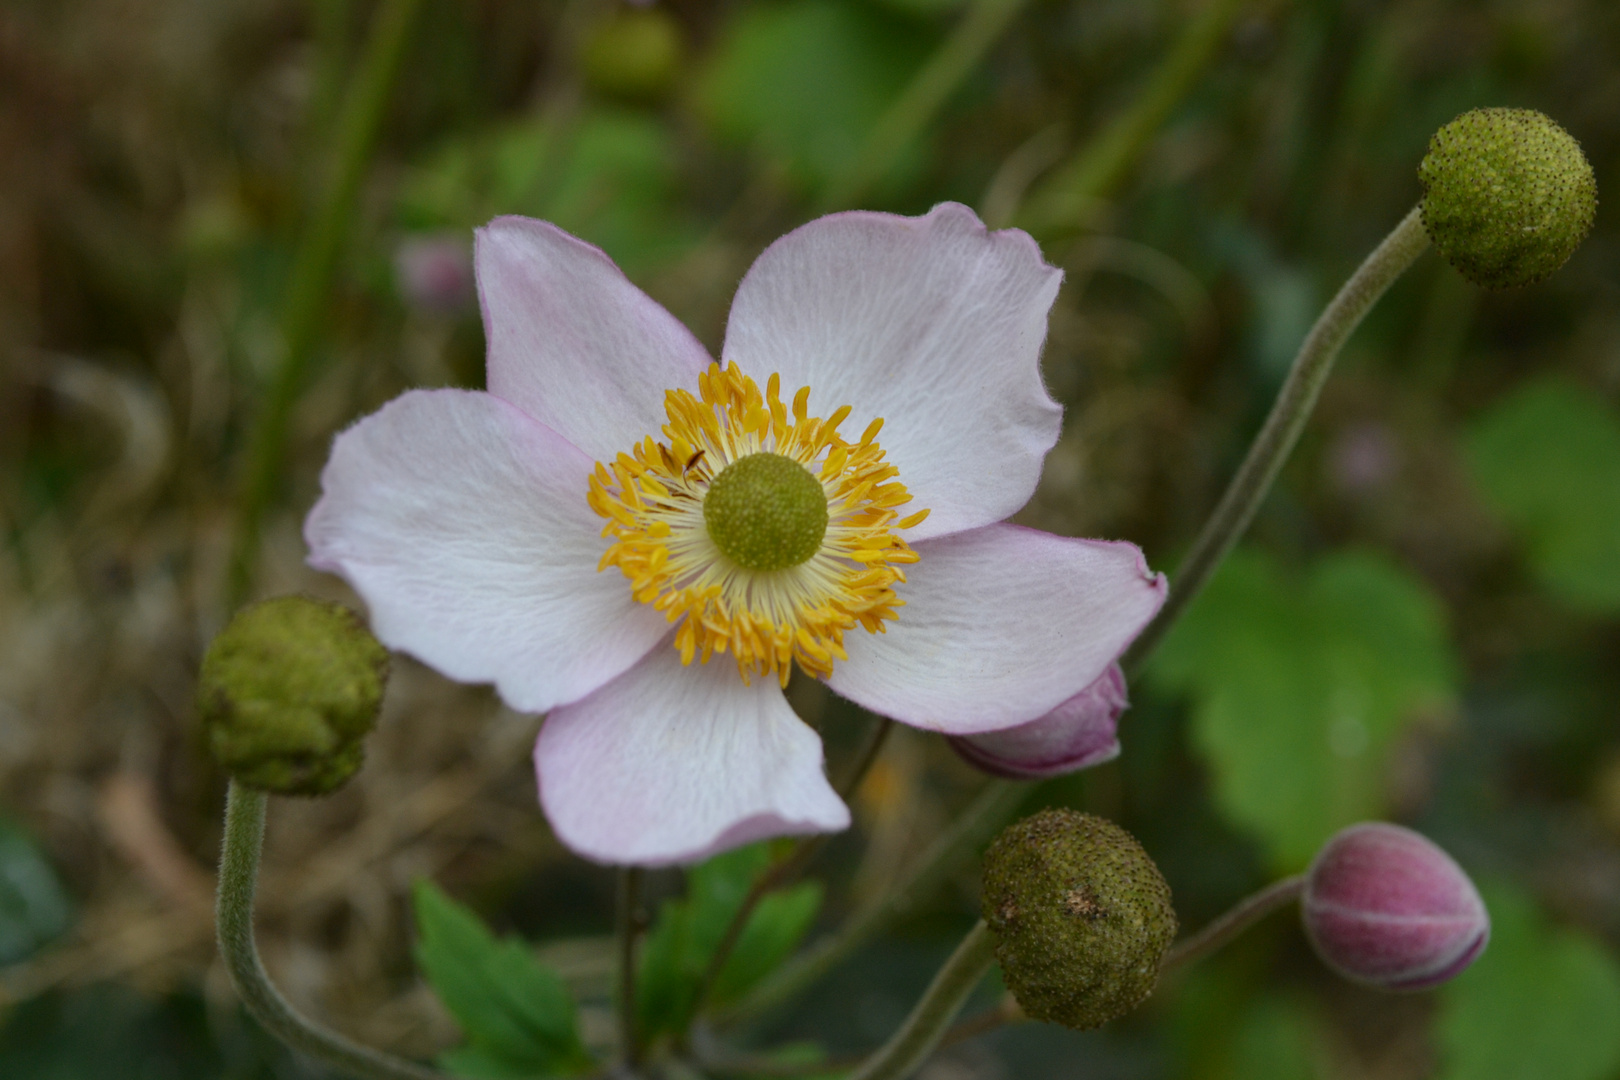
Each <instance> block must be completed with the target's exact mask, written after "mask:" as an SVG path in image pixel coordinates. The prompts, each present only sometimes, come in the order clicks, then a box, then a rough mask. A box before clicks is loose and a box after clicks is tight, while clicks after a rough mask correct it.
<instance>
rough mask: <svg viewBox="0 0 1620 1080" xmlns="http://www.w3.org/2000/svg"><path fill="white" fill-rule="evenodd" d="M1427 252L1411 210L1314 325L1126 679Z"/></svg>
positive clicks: (1131, 656) (1220, 552)
mask: <svg viewBox="0 0 1620 1080" xmlns="http://www.w3.org/2000/svg"><path fill="white" fill-rule="evenodd" d="M1428 246H1429V234H1428V233H1427V232H1426V231H1425V230H1424V228H1423V221H1422V214H1421V207H1413V209H1412V211H1411V213H1409V214H1407V215H1406V217H1404V218H1402V219H1401V223H1400V224H1399V225H1397V226H1395V229H1394V231H1393V232H1391V233H1390V234H1389V235H1388V236H1387V237H1385V238H1384V242H1383V243H1381V244H1379V245H1378V247H1377V248H1376V249H1375V250H1374V251H1373V253H1372V254H1371V255H1369V256H1367V259H1366V261H1365V262H1363V263H1362V264H1361V266H1359V267H1358V268H1357V269H1356V272H1355V273H1354V274H1352V275H1351V276H1350V280H1349V281H1346V282H1345V283H1344V287H1343V288H1341V289H1340V290H1339V293H1338V295H1337V296H1335V297H1334V298H1333V300H1332V302H1331V303H1329V304H1328V306H1327V309H1326V310H1324V311H1323V312H1322V314H1321V317H1319V318H1318V319H1317V320H1316V325H1315V326H1313V327H1311V332H1310V333H1309V334H1307V335H1306V337H1305V343H1304V344H1303V345H1301V346H1300V347H1299V353H1298V354H1297V355H1296V356H1295V357H1294V364H1293V367H1291V368H1290V369H1289V371H1288V378H1287V379H1286V380H1284V382H1283V385H1282V389H1281V390H1279V391H1278V392H1277V400H1276V402H1275V403H1274V404H1273V405H1272V406H1271V415H1269V416H1267V417H1266V422H1265V426H1264V427H1262V428H1261V429H1260V434H1259V435H1257V436H1256V437H1255V440H1254V443H1253V445H1251V446H1250V447H1249V454H1248V456H1247V457H1246V458H1244V459H1243V464H1242V465H1241V466H1240V467H1239V468H1238V471H1237V475H1236V476H1234V477H1232V482H1231V483H1230V484H1228V485H1227V488H1226V493H1225V494H1224V495H1222V496H1221V501H1220V504H1219V505H1218V506H1216V508H1215V512H1214V513H1213V514H1211V515H1210V518H1209V520H1208V521H1207V522H1205V523H1204V529H1203V531H1202V532H1201V533H1199V534H1198V539H1197V541H1196V542H1195V543H1194V544H1193V547H1192V551H1191V552H1189V553H1188V555H1187V557H1186V558H1185V559H1183V560H1182V563H1181V566H1180V567H1179V568H1178V569H1177V570H1176V573H1175V574H1174V575H1172V577H1171V588H1170V597H1169V599H1168V600H1166V601H1165V605H1164V607H1162V608H1160V609H1159V614H1158V616H1157V617H1155V618H1154V620H1153V621H1152V622H1151V623H1149V624H1148V626H1147V629H1145V630H1143V631H1142V635H1141V636H1140V637H1138V638H1137V639H1136V641H1135V642H1134V643H1133V644H1132V645H1131V647H1130V650H1129V651H1128V652H1126V654H1125V658H1124V661H1123V664H1124V668H1125V673H1126V674H1127V675H1134V674H1135V673H1136V672H1138V671H1139V670H1141V667H1142V664H1143V662H1144V661H1146V660H1147V658H1148V656H1149V655H1151V654H1152V652H1153V650H1154V648H1155V647H1157V646H1158V644H1159V642H1160V641H1161V640H1163V638H1164V635H1165V633H1166V632H1167V631H1168V630H1169V629H1170V627H1171V626H1172V625H1173V624H1174V623H1175V621H1176V619H1178V618H1180V616H1181V613H1182V612H1183V611H1185V610H1186V608H1187V605H1188V604H1190V603H1191V602H1192V601H1193V599H1194V598H1195V597H1196V596H1197V595H1198V593H1199V591H1200V590H1202V589H1203V587H1204V585H1205V584H1206V583H1207V582H1208V581H1209V578H1210V576H1211V575H1212V574H1214V572H1215V568H1216V567H1218V566H1219V565H1220V564H1221V560H1222V559H1224V558H1225V557H1226V553H1227V552H1228V551H1230V550H1231V548H1232V545H1233V544H1235V543H1236V542H1237V540H1238V538H1239V537H1241V536H1242V535H1243V533H1244V531H1245V530H1247V529H1248V527H1249V523H1250V522H1251V521H1253V520H1254V515H1255V512H1256V511H1257V510H1259V508H1260V504H1261V502H1262V501H1264V499H1265V497H1266V493H1267V492H1268V491H1270V490H1271V485H1272V482H1273V481H1274V480H1276V479H1277V474H1278V473H1279V472H1280V471H1282V467H1283V463H1284V462H1286V461H1287V460H1288V455H1289V453H1290V452H1291V451H1292V450H1293V449H1294V444H1295V443H1297V442H1298V441H1299V436H1300V433H1301V432H1302V431H1304V430H1305V424H1306V422H1307V421H1308V420H1309V419H1310V417H1311V411H1312V409H1314V408H1315V407H1316V399H1317V397H1318V396H1319V395H1320V394H1321V392H1322V386H1323V385H1324V384H1325V383H1326V382H1327V378H1328V375H1329V374H1330V373H1331V372H1332V371H1333V361H1334V360H1335V359H1336V358H1337V357H1338V355H1339V350H1340V349H1341V348H1342V347H1343V346H1344V343H1345V341H1347V340H1348V339H1349V337H1350V335H1351V334H1352V333H1353V332H1354V331H1355V329H1356V327H1357V326H1358V325H1360V323H1361V320H1362V317H1363V316H1365V315H1366V314H1367V312H1368V311H1370V310H1371V309H1372V306H1373V305H1374V304H1376V303H1377V302H1378V298H1379V297H1381V296H1383V295H1384V291H1385V290H1386V289H1388V288H1389V287H1390V285H1391V284H1392V283H1393V282H1394V281H1395V279H1396V278H1398V277H1400V276H1401V274H1402V273H1403V272H1405V270H1406V268H1407V267H1409V266H1411V265H1412V263H1413V262H1414V261H1415V260H1416V259H1417V257H1418V256H1419V255H1421V254H1423V252H1424V251H1425V250H1426V249H1427V248H1428Z"/></svg>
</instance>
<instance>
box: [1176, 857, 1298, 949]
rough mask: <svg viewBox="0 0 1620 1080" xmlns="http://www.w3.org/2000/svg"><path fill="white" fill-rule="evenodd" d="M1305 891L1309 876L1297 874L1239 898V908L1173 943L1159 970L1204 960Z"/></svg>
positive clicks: (1236, 907) (1234, 908) (1237, 906)
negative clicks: (1306, 877) (1306, 880)
mask: <svg viewBox="0 0 1620 1080" xmlns="http://www.w3.org/2000/svg"><path fill="white" fill-rule="evenodd" d="M1304 891H1305V875H1304V874H1295V875H1294V876H1293V877H1289V878H1283V879H1282V880H1281V881H1278V882H1275V883H1273V884H1271V885H1268V886H1266V887H1265V888H1264V889H1261V890H1260V891H1259V892H1257V893H1255V894H1254V895H1253V896H1250V897H1248V898H1247V899H1244V900H1240V901H1238V903H1237V905H1236V906H1235V907H1233V908H1232V909H1231V910H1230V911H1228V912H1227V913H1226V914H1224V915H1222V916H1221V917H1220V918H1218V919H1216V920H1215V921H1214V922H1212V923H1210V924H1209V925H1208V926H1206V927H1204V928H1203V929H1202V930H1200V931H1198V933H1196V934H1190V935H1188V936H1187V937H1184V938H1182V939H1181V940H1180V941H1178V942H1176V943H1175V944H1174V945H1172V946H1171V947H1170V951H1169V952H1167V953H1165V954H1164V959H1163V960H1162V961H1160V963H1159V971H1160V972H1170V971H1174V970H1175V969H1176V968H1180V967H1185V966H1187V965H1188V964H1191V963H1192V962H1194V961H1195V960H1202V959H1203V958H1204V957H1206V956H1208V955H1209V954H1210V953H1212V952H1214V951H1215V950H1216V949H1219V948H1220V947H1221V946H1223V945H1225V944H1226V943H1227V942H1229V941H1231V940H1232V939H1233V938H1235V937H1237V936H1238V935H1239V934H1241V933H1243V931H1245V930H1247V929H1248V928H1249V927H1251V926H1253V925H1254V924H1255V923H1257V922H1259V921H1260V920H1261V919H1263V918H1265V917H1266V916H1267V915H1270V914H1271V913H1272V912H1273V911H1276V910H1277V909H1278V908H1280V907H1282V906H1283V905H1285V904H1289V903H1292V902H1293V901H1295V900H1297V899H1298V898H1299V894H1300V893H1302V892H1304Z"/></svg>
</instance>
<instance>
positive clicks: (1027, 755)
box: [950, 664, 1130, 780]
mask: <svg viewBox="0 0 1620 1080" xmlns="http://www.w3.org/2000/svg"><path fill="white" fill-rule="evenodd" d="M1128 704H1130V702H1129V701H1128V700H1127V699H1126V695H1125V675H1124V673H1123V672H1121V671H1120V670H1119V665H1118V664H1110V665H1109V667H1108V670H1107V671H1105V672H1103V673H1102V675H1101V676H1100V677H1098V679H1097V681H1096V682H1093V683H1092V684H1091V685H1090V686H1088V687H1086V688H1085V689H1084V690H1082V691H1080V692H1079V693H1078V694H1076V695H1074V697H1072V698H1070V699H1069V700H1067V701H1065V702H1064V703H1063V704H1061V705H1059V706H1058V707H1057V708H1055V709H1053V710H1052V711H1051V712H1049V713H1047V714H1046V715H1045V716H1043V717H1041V718H1040V719H1039V720H1031V721H1030V722H1029V723H1027V724H1020V725H1019V726H1018V727H1014V728H1006V729H1004V730H1002V731H987V732H985V733H983V734H981V735H957V736H954V737H952V738H951V740H950V742H951V745H952V746H953V747H955V748H956V752H957V753H958V754H961V755H962V757H964V758H965V759H967V761H968V762H969V763H970V764H973V765H977V766H978V767H979V768H981V769H983V770H984V771H985V772H987V773H990V774H992V775H994V776H1006V777H1010V778H1012V779H1014V780H1038V779H1041V778H1043V777H1047V776H1061V775H1062V774H1064V773H1071V772H1076V771H1078V770H1080V769H1087V768H1090V767H1091V766H1093V765H1101V764H1102V763H1103V762H1105V761H1111V760H1113V759H1114V758H1116V757H1118V756H1119V737H1118V734H1117V732H1118V729H1119V717H1120V714H1121V713H1123V712H1124V711H1125V707H1126V706H1127V705H1128Z"/></svg>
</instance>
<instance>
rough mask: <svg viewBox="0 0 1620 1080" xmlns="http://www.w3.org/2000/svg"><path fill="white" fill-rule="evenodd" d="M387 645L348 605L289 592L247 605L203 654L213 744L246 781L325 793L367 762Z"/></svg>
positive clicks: (207, 725)
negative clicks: (367, 744) (366, 748)
mask: <svg viewBox="0 0 1620 1080" xmlns="http://www.w3.org/2000/svg"><path fill="white" fill-rule="evenodd" d="M387 680H388V652H387V650H386V649H384V648H383V647H382V646H381V645H380V644H378V642H377V639H376V638H374V637H372V636H371V633H370V632H369V631H368V630H367V629H366V628H365V625H364V624H363V623H362V622H361V621H360V617H359V616H357V615H356V614H355V613H354V612H352V611H350V610H349V609H348V608H346V607H343V606H342V605H340V604H328V603H325V602H323V601H320V600H312V599H310V598H309V597H304V596H283V597H278V598H277V599H274V600H266V601H264V602H263V603H259V604H254V605H252V606H251V607H247V608H244V609H243V610H242V611H240V612H239V613H238V614H237V615H236V617H235V618H233V619H232V620H231V621H230V624H229V625H228V626H226V627H225V629H224V630H223V631H222V632H221V633H220V635H219V636H218V637H216V638H215V639H214V641H213V643H212V644H211V645H209V646H208V652H207V653H206V654H204V656H203V662H202V670H201V672H199V674H198V678H197V712H198V714H199V715H200V716H201V718H202V724H203V732H204V734H205V736H206V737H207V740H208V746H209V749H210V750H211V751H212V752H213V755H214V758H215V760H217V761H218V762H219V764H220V766H221V767H222V768H224V769H225V771H226V772H228V773H230V774H231V776H232V777H233V778H235V779H236V780H237V781H239V782H240V783H242V784H245V785H247V786H248V787H252V788H258V789H260V790H263V791H273V792H277V793H279V794H283V795H325V794H327V793H328V792H331V791H335V790H336V789H337V788H339V787H341V786H342V785H343V784H344V783H345V782H346V781H347V780H348V779H349V777H351V776H353V775H354V774H355V773H356V772H357V771H359V769H360V763H361V761H362V759H363V757H364V749H363V746H362V743H363V742H364V740H365V737H366V735H368V734H369V733H370V732H371V729H372V727H373V726H374V725H375V724H376V722H377V710H378V709H379V708H380V707H381V705H382V696H383V686H384V685H385V683H386V682H387Z"/></svg>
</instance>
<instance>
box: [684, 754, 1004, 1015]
mask: <svg viewBox="0 0 1620 1080" xmlns="http://www.w3.org/2000/svg"><path fill="white" fill-rule="evenodd" d="M1030 787H1031V785H1030V784H1029V783H1027V782H1022V781H1015V780H992V781H990V782H989V783H988V784H986V785H985V786H984V788H983V790H982V791H980V793H979V795H978V797H977V798H975V799H974V800H973V802H972V804H970V805H969V806H968V808H967V809H966V810H964V811H963V812H962V814H961V815H960V816H958V817H957V819H956V820H955V821H954V822H952V823H951V824H950V826H949V827H947V828H946V830H945V831H944V832H943V833H941V834H940V835H939V836H938V837H936V838H935V839H934V842H933V844H931V845H930V846H929V848H928V850H927V851H926V852H924V853H923V855H922V857H921V858H919V859H918V860H917V862H916V863H915V864H914V865H913V866H911V867H909V868H908V869H907V870H905V871H904V872H903V873H902V874H901V875H900V876H899V877H898V878H897V880H895V882H894V883H893V884H892V885H891V886H890V887H889V890H888V891H887V892H885V893H884V894H883V895H882V896H880V897H878V898H877V899H876V900H874V901H872V902H871V903H869V904H867V905H866V906H865V907H863V908H861V909H860V910H859V911H857V912H855V913H854V914H853V915H851V916H850V917H849V919H848V920H846V921H845V923H844V924H843V926H841V927H840V928H839V929H838V930H837V931H836V932H835V933H833V934H832V935H830V936H829V937H827V938H824V939H823V940H821V941H819V942H817V943H816V944H815V945H814V946H812V947H811V948H810V949H808V950H807V951H805V952H804V953H801V954H800V955H799V956H798V957H797V958H795V959H794V960H792V961H790V962H788V963H787V964H784V965H783V966H782V967H780V968H778V969H777V970H776V972H775V973H774V974H772V975H771V976H770V977H769V978H768V979H766V981H765V982H763V983H761V984H760V985H759V987H757V988H756V989H755V990H754V991H753V993H751V994H750V995H749V996H748V997H746V998H744V999H743V1000H742V1001H739V1002H738V1003H737V1004H736V1005H733V1006H730V1007H729V1008H726V1009H722V1010H720V1011H718V1012H717V1013H716V1015H715V1017H714V1019H715V1022H716V1023H718V1024H734V1023H738V1022H740V1021H743V1020H747V1019H750V1018H752V1017H754V1016H758V1015H760V1014H761V1013H765V1012H769V1011H770V1010H771V1009H774V1008H776V1007H777V1006H779V1005H782V1004H785V1003H786V1002H788V1001H791V1000H792V999H793V998H795V997H797V996H798V995H799V994H800V993H801V992H803V991H804V990H806V989H808V988H809V987H810V986H812V985H814V984H815V983H816V982H818V981H820V980H821V978H822V977H823V976H825V975H826V974H828V973H829V972H831V971H832V970H833V969H834V968H836V967H837V966H838V965H839V964H841V963H843V962H844V961H845V960H846V959H848V958H849V956H850V955H851V954H853V953H854V952H856V951H857V950H858V949H860V947H861V946H863V945H865V944H866V943H867V942H868V941H870V940H871V939H872V937H873V936H874V935H875V934H877V933H878V932H879V931H881V930H882V929H883V928H884V927H885V926H887V925H888V924H889V922H890V921H891V920H892V919H894V918H895V917H896V916H898V915H900V914H901V913H903V912H904V911H905V910H906V909H907V908H909V907H910V906H911V905H912V904H913V903H915V902H916V901H917V900H918V899H919V898H921V897H924V896H927V895H928V894H929V893H930V892H931V891H932V890H933V889H934V887H935V886H936V885H938V884H939V883H940V882H941V881H942V880H944V878H945V876H946V875H947V874H949V873H950V872H951V871H952V870H953V869H954V868H955V867H956V865H957V863H958V862H959V861H960V860H961V859H963V858H965V857H967V856H968V855H969V854H971V853H972V852H974V851H977V850H978V849H979V848H980V847H981V846H982V845H983V844H984V843H985V842H987V841H988V840H989V839H990V837H991V836H992V835H993V834H994V833H995V831H996V830H997V829H999V828H1001V827H1002V826H1003V825H1005V824H1006V823H1007V821H1008V820H1010V819H1011V818H1012V816H1013V814H1015V813H1016V812H1017V811H1018V807H1019V805H1020V804H1021V803H1023V801H1024V798H1025V796H1027V795H1028V794H1029V790H1030Z"/></svg>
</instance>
